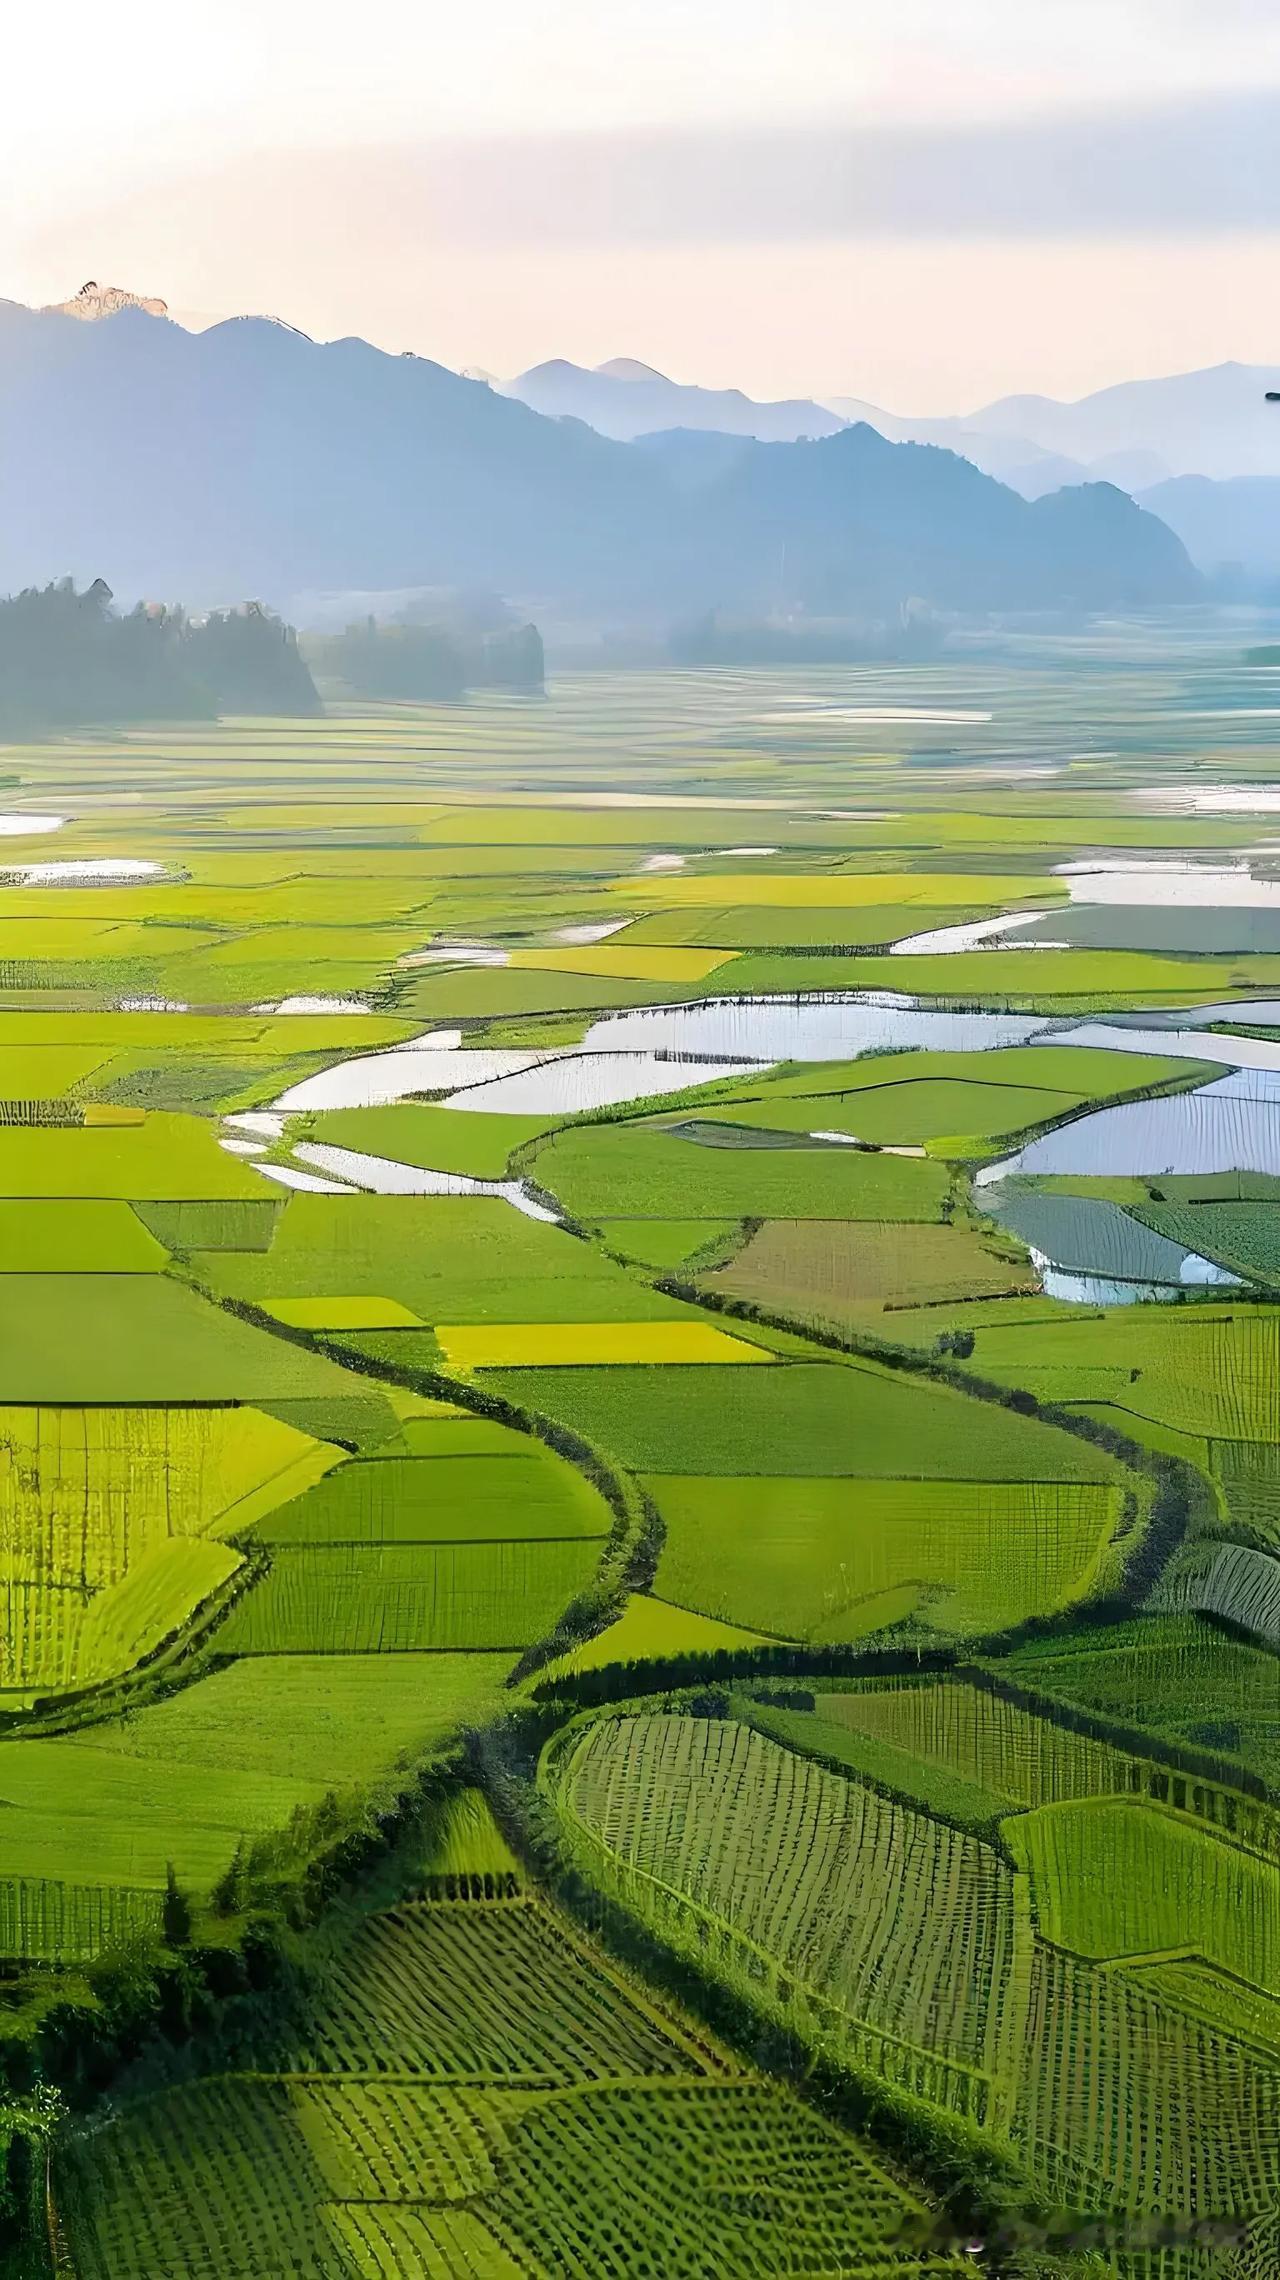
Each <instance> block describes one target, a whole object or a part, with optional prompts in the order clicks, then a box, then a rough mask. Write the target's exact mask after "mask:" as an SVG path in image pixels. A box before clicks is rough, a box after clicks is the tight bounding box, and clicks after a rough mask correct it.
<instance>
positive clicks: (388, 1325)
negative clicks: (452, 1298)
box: [264, 1298, 423, 1330]
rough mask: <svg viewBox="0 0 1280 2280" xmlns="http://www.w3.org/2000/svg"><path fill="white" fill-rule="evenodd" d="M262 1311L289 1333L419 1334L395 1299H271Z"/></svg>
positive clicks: (416, 1317)
mask: <svg viewBox="0 0 1280 2280" xmlns="http://www.w3.org/2000/svg"><path fill="white" fill-rule="evenodd" d="M264 1311H265V1312H266V1313H268V1314H273V1315H274V1316H275V1318H276V1321H277V1322H284V1323H286V1324H287V1325H288V1326H289V1328H290V1329H292V1330H421V1328H422V1326H423V1324H422V1316H421V1315H420V1314H414V1313H412V1312H411V1311H410V1309H409V1308H408V1307H407V1306H402V1305H401V1304H400V1301H399V1299H398V1298H273V1299H268V1300H267V1301H266V1302H265V1307H264Z"/></svg>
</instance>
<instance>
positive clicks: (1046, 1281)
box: [1033, 1254, 1236, 1306]
mask: <svg viewBox="0 0 1280 2280" xmlns="http://www.w3.org/2000/svg"><path fill="white" fill-rule="evenodd" d="M1033 1256H1034V1254H1033ZM1204 1263H1205V1264H1206V1265H1207V1264H1208V1262H1207V1261H1205V1262H1204ZM1035 1266H1036V1272H1037V1273H1038V1274H1039V1276H1040V1281H1041V1284H1042V1286H1043V1289H1044V1294H1045V1297H1046V1298H1062V1299H1066V1301H1067V1302H1068V1304H1069V1305H1072V1306H1142V1305H1149V1304H1150V1303H1151V1302H1152V1301H1153V1300H1154V1301H1157V1302H1158V1301H1161V1300H1163V1302H1164V1303H1165V1304H1166V1305H1168V1304H1170V1303H1171V1302H1172V1301H1173V1300H1174V1299H1176V1298H1179V1297H1181V1295H1182V1293H1181V1290H1180V1288H1179V1287H1178V1286H1177V1285H1175V1284H1173V1283H1134V1282H1117V1281H1114V1280H1112V1279H1110V1278H1109V1277H1108V1276H1106V1275H1069V1274H1064V1273H1063V1271H1062V1269H1061V1268H1060V1267H1051V1266H1050V1265H1049V1263H1048V1260H1047V1259H1045V1260H1042V1259H1036V1261H1035ZM1214 1279H1215V1280H1216V1281H1220V1282H1234V1281H1235V1279H1236V1278H1235V1276H1234V1275H1228V1274H1219V1275H1218V1276H1216V1277H1215V1278H1214Z"/></svg>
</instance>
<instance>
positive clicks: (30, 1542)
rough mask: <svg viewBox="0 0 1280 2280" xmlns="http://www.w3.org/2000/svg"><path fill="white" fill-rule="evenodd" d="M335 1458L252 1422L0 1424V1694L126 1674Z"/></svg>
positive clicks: (133, 1413)
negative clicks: (237, 1548) (252, 1536)
mask: <svg viewBox="0 0 1280 2280" xmlns="http://www.w3.org/2000/svg"><path fill="white" fill-rule="evenodd" d="M338 1456H339V1452H338V1451H337V1450H336V1449H334V1448H332V1447H330V1446H329V1445H328V1444H326V1443H324V1442H319V1441H315V1440H313V1439H312V1438H311V1436H310V1435H309V1434H306V1433H300V1432H298V1431H297V1430H296V1429H295V1428H294V1427H293V1426H291V1425H286V1424H283V1423H282V1422H281V1421H280V1420H279V1419H278V1418H275V1417H270V1416H267V1415H265V1414H264V1413H263V1412H262V1411H260V1410H255V1409H247V1408H246V1409H239V1408H231V1407H229V1406H226V1407H208V1408H203V1407H201V1408H195V1407H189V1408H162V1407H155V1408H125V1407H120V1408H115V1407H109V1406H105V1405H104V1406H102V1407H99V1408H80V1407H52V1406H50V1407H40V1408H36V1407H32V1406H27V1407H22V1408H10V1409H0V1686H5V1687H14V1688H23V1689H27V1688H34V1687H41V1688H50V1687H59V1686H66V1685H69V1684H73V1683H74V1684H79V1685H88V1684H91V1683H92V1682H94V1681H95V1680H98V1679H103V1678H109V1677H112V1676H114V1675H116V1674H117V1673H118V1672H120V1671H122V1670H125V1669H128V1668H129V1667H130V1665H131V1663H132V1662H133V1661H135V1660H136V1659H137V1657H138V1655H140V1654H145V1653H147V1652H148V1651H149V1650H150V1648H152V1647H154V1646H156V1645H158V1644H159V1642H160V1641H161V1640H162V1639H163V1638H165V1637H166V1636H167V1635H168V1633H169V1632H171V1631H172V1630H174V1629H176V1628H177V1627H178V1626H179V1624H181V1623H182V1622H184V1621H185V1620H186V1619H187V1617H188V1616H189V1615H190V1614H191V1613H192V1612H193V1610H194V1609H195V1608H196V1607H197V1606H198V1605H199V1604H200V1602H201V1601H202V1600H203V1599H205V1598H207V1597H208V1595H209V1593H210V1592H211V1591H213V1590H215V1589H216V1588H217V1587H218V1585H219V1584H221V1583H222V1582H224V1581H225V1580H226V1578H227V1577H228V1576H229V1575H230V1574H231V1573H232V1572H233V1571H234V1569H235V1567H236V1566H237V1564H238V1556H237V1555H236V1554H235V1553H234V1552H231V1551H229V1550H227V1549H226V1547H225V1545H224V1544H223V1543H222V1542H221V1541H219V1539H222V1538H225V1537H226V1536H228V1535H230V1534H232V1533H237V1532H239V1531H240V1530H241V1529H243V1528H247V1527H250V1526H252V1524H253V1523H254V1521H255V1520H257V1519H260V1518H261V1517H262V1516H263V1514H264V1513H266V1512H268V1511H270V1510H271V1509H273V1507H274V1506H275V1505H277V1504H281V1503H286V1502H288V1501H289V1500H290V1499H291V1498H292V1497H294V1496H297V1495H300V1494H301V1493H302V1492H303V1491H304V1490H305V1489H307V1488H309V1487H311V1486H312V1485H313V1483H314V1482H315V1481H316V1480H318V1479H319V1478H320V1476H321V1474H322V1473H324V1472H326V1471H327V1470H328V1469H329V1467H330V1466H331V1465H333V1464H335V1463H336V1462H337V1460H338Z"/></svg>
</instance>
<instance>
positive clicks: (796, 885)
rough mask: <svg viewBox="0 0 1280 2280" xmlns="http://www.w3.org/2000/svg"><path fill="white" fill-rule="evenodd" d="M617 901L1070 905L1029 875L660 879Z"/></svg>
mask: <svg viewBox="0 0 1280 2280" xmlns="http://www.w3.org/2000/svg"><path fill="white" fill-rule="evenodd" d="M608 885H609V891H610V892H611V893H612V894H617V895H625V896H626V897H627V900H628V901H629V902H637V903H664V904H671V905H675V904H688V903H699V904H714V905H716V906H718V907H721V908H723V906H724V905H725V904H726V903H744V904H752V905H756V906H758V905H760V904H772V905H774V906H775V908H777V909H794V910H857V909H859V908H861V907H862V906H863V905H865V904H867V903H924V904H926V905H927V906H928V908H929V909H931V910H942V909H950V908H953V907H955V906H956V905H959V906H961V907H962V908H967V907H968V906H969V905H970V904H971V903H977V904H979V905H990V903H991V899H992V893H993V890H994V891H995V892H996V893H997V894H998V896H999V900H1000V902H1001V904H1002V905H1008V904H1012V903H1024V902H1047V903H1052V902H1057V901H1061V900H1063V887H1062V882H1061V880H1059V879H1052V878H1040V877H1036V876H1034V875H1026V874H1022V873H1018V874H1016V875H1015V874H1012V873H1011V874H1009V875H1008V876H998V875H996V874H993V873H992V872H990V871H987V872H976V873H974V872H958V871H928V872H916V871H879V872H871V871H867V872H858V873H853V872H848V871H805V872H795V871H790V872H789V871H739V872H735V873H733V874H731V875H726V874H725V873H724V872H716V871H708V872H681V873H680V874H679V875H678V876H675V877H673V876H672V875H671V874H670V873H669V872H654V873H651V874H650V875H648V876H643V875H642V876H640V877H636V878H628V879H611V880H610V881H609V882H608Z"/></svg>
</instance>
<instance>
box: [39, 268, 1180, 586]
mask: <svg viewBox="0 0 1280 2280" xmlns="http://www.w3.org/2000/svg"><path fill="white" fill-rule="evenodd" d="M127 298H128V297H126V299H127ZM606 384H607V385H618V386H622V387H624V388H631V387H647V386H648V385H649V383H648V382H647V381H645V382H641V381H637V380H635V379H634V378H628V377H627V375H626V373H625V372H624V375H623V377H622V379H621V380H615V381H613V382H608V381H606ZM742 401H744V402H745V399H743V400H742ZM775 409H778V408H777V407H775ZM60 574H72V575H74V576H76V577H77V578H78V579H79V580H80V581H82V582H87V581H88V580H89V579H91V578H92V577H94V576H96V575H99V574H102V575H105V576H106V577H107V578H108V580H109V582H110V584H111V585H112V586H113V588H114V589H115V591H116V592H117V593H119V594H122V595H126V596H128V595H147V596H151V597H165V596H170V597H173V596H178V597H181V598H183V599H184V600H186V601H187V602H189V603H192V604H201V603H218V602H224V601H227V600H231V599H236V598H239V597H242V596H245V595H253V596H258V597H261V598H263V599H265V600H269V601H273V602H277V603H282V604H285V605H287V604H288V602H289V601H290V598H291V597H293V596H296V595H297V594H299V593H300V592H302V591H304V590H310V591H313V592H314V591H316V590H329V591H339V592H346V591H350V590H354V589H362V590H364V591H366V592H369V591H371V592H378V591H385V590H387V589H390V588H400V589H405V588H411V587H414V586H419V587H421V586H431V585H448V586H454V587H466V586H481V587H487V588H494V589H497V590H499V591H500V592H502V593H505V594H507V595H510V596H512V597H514V598H517V599H518V600H519V601H520V603H521V606H522V607H523V608H526V609H528V610H530V611H538V612H541V613H542V614H543V615H544V616H545V617H546V618H547V619H548V620H549V621H554V619H555V618H556V617H557V615H559V616H561V617H563V618H573V619H575V620H576V621H577V622H579V623H582V622H592V623H595V624H621V623H630V624H643V625H646V626H648V627H649V628H651V629H652V628H657V627H659V626H661V625H664V624H670V623H671V622H672V621H673V620H674V619H677V618H681V617H687V616H688V615H690V614H696V613H701V612H706V611H708V610H719V611H723V612H732V613H737V614H739V615H745V616H761V615H765V616H776V615H778V614H786V613H795V612H801V613H808V614H810V615H824V616H840V615H857V616H860V617H863V618H871V617H875V618H892V617H894V616H896V615H897V614H898V613H900V612H901V610H902V609H903V607H904V606H905V605H906V604H907V603H908V602H911V601H920V602H924V603H926V604H930V605H932V606H933V607H935V608H936V609H938V610H941V611H959V612H975V611H980V612H983V611H1025V610H1028V609H1062V608H1070V609H1075V610H1088V609H1103V608H1105V609H1111V608H1117V607H1125V606H1155V605H1161V604H1165V603H1171V602H1179V601H1184V600H1188V599H1192V598H1194V597H1195V596H1196V595H1197V593H1198V590H1199V582H1198V579H1197V576H1196V573H1195V572H1194V570H1193V569H1192V567H1191V564H1190V563H1189V561H1188V558H1187V556H1186V554H1185V552H1184V550H1183V548H1182V546H1181V544H1180V542H1179V541H1178V540H1177V539H1176V538H1175V537H1174V535H1173V534H1172V533H1171V532H1170V531H1169V530H1168V529H1167V528H1166V527H1165V525H1164V524H1163V523H1161V522H1160V521H1159V520H1158V519H1157V518H1156V517H1155V516H1152V515H1149V514H1146V513H1144V512H1142V511H1141V510H1140V509H1139V508H1138V507H1136V506H1135V505H1134V504H1133V502H1132V501H1131V500H1130V499H1129V498H1127V497H1126V496H1124V495H1123V493H1121V492H1120V491H1119V490H1117V489H1115V488H1113V487H1110V486H1107V485H1088V486H1084V487H1080V488H1075V489H1070V490H1066V491H1062V492H1059V493H1056V494H1054V495H1053V496H1050V497H1046V498H1042V499H1040V500H1038V501H1035V502H1028V501H1027V500H1025V499H1023V498H1021V497H1020V496H1019V495H1018V494H1017V493H1016V492H1014V491H1013V490H1010V489H1008V488H1006V487H1004V486H1002V485H1001V484H999V483H997V482H995V481H993V480H992V479H991V478H990V477H988V476H986V475H984V474H983V473H982V472H981V471H980V470H979V469H978V468H976V467H975V466H973V465H972V464H971V463H970V462H969V461H968V460H966V459H964V458H962V457H958V456H956V455H955V454H954V453H952V452H949V451H945V450H940V449H937V448H935V447H929V446H922V445H919V444H912V443H906V444H903V443H895V442H891V441H888V440H886V439H885V438H884V437H883V436H881V435H880V434H879V433H878V432H876V430H875V429H874V428H873V427H871V426H870V425H868V424H866V423H859V424H857V425H852V426H839V427H837V428H836V429H835V432H833V433H831V434H828V435H826V436H822V437H819V438H816V439H815V440H812V441H807V442H806V441H774V442H771V441H763V442H762V441H757V440H755V439H754V438H750V437H740V438H738V439H737V440H736V441H734V439H732V438H730V439H726V437H725V436H724V434H723V431H722V430H705V429H704V430H702V431H701V432H698V431H693V430H689V429H688V428H685V427H681V428H680V429H679V430H678V431H677V432H676V433H675V434H674V435H671V434H667V435H664V436H660V437H658V438H657V439H656V440H651V441H650V442H649V443H648V444H646V445H642V446H637V445H636V444H633V443H626V442H621V441H618V440H616V439H614V438H611V437H606V436H603V435H601V434H599V433H598V432H597V431H596V430H595V429H593V428H592V427H591V426H589V425H587V424H584V423H583V422H582V421H581V420H579V419H577V418H575V417H571V418H567V419H566V418H563V417H561V418H550V417H547V416H546V415H545V414H544V413H542V412H539V411H536V410H534V409H532V408H530V406H528V405H526V404H524V403H522V402H519V401H517V400H515V399H514V398H513V397H511V396H509V395H506V394H503V393H501V392H500V391H498V390H496V389H494V388H492V387H489V386H486V385H484V384H482V383H479V382H477V381H474V380H469V379H465V378H462V377H460V376H459V375H458V374H456V373H454V372H450V371H448V370H446V369H445V368H444V367H443V366H441V365H439V364H435V363H432V362H431V361H430V360H428V359H426V358H420V357H416V356H391V355H387V354H385V353H384V352H382V351H381V350H379V349H376V348H373V347H371V346H370V345H369V344H368V343H367V342H365V341H361V340H354V339H347V340H339V341H333V342H328V343H318V342H315V341H312V340H310V339H308V338H307V337H306V336H305V335H304V334H302V333H299V332H296V331H294V330H292V329H291V328H290V327H289V326H287V325H283V324H280V323H277V322H275V321H273V320H270V319H258V318H239V319H233V320H231V321H230V322H227V323H223V324H218V325H214V326H212V327H211V328H210V329H209V330H207V331H204V332H200V333H192V332H187V331H185V330H184V329H183V328H182V327H180V326H178V325H176V324H174V323H172V322H170V321H169V320H168V319H166V318H165V317H163V316H158V315H155V314H151V313H149V312H148V311H147V310H146V309H145V308H143V307H139V306H136V305H126V306H123V307H120V308H118V309H117V310H116V311H115V313H111V314H106V315H103V316H100V317H97V318H95V319H94V320H93V321H91V322H87V323H86V322H84V321H83V320H82V318H81V317H79V316H73V315H69V314H67V313H65V312H64V311H62V310H53V311H34V310H31V309H28V308H25V307H23V306H21V305H20V304H17V303H13V302H7V303H2V304H0V586H2V587H8V588H13V587H15V586H19V585H23V584H27V583H29V582H31V581H33V580H43V579H45V578H48V577H52V576H56V575H60Z"/></svg>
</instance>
